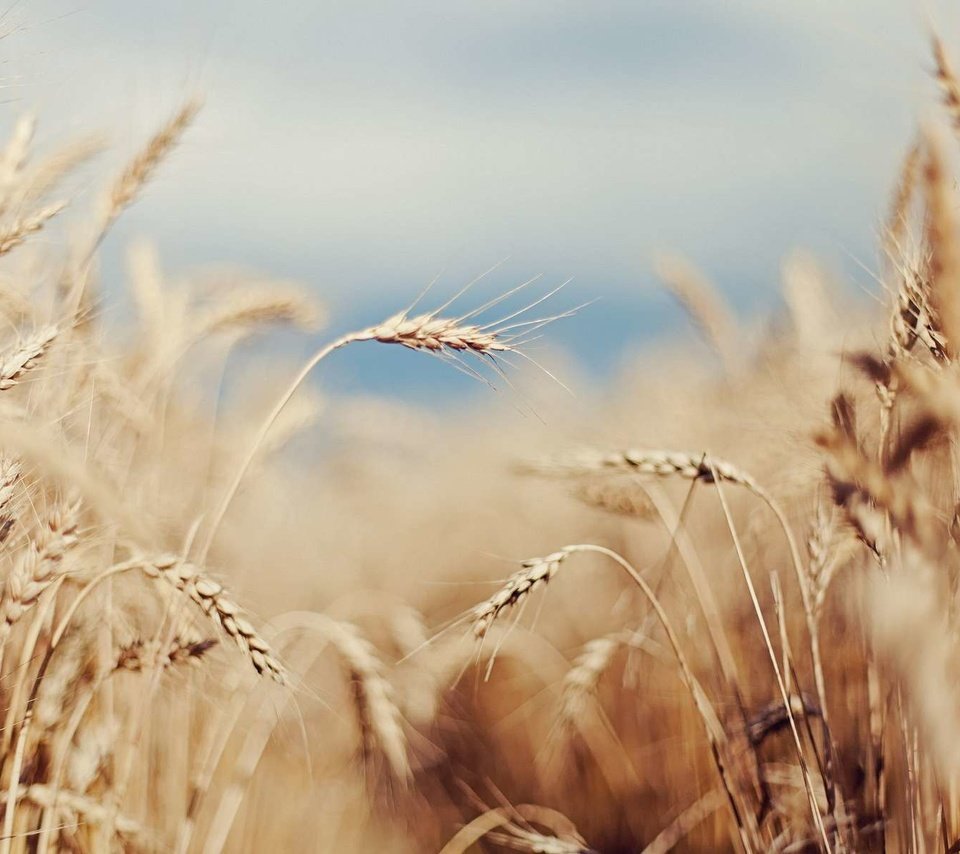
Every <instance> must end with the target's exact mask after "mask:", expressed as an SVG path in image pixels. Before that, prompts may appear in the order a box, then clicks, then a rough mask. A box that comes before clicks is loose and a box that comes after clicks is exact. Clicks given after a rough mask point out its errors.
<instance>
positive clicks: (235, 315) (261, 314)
mask: <svg viewBox="0 0 960 854" xmlns="http://www.w3.org/2000/svg"><path fill="white" fill-rule="evenodd" d="M323 319H324V312H323V311H322V309H321V308H320V306H319V305H318V304H317V302H316V300H314V299H312V298H311V297H310V296H309V294H307V293H305V292H303V291H301V290H298V289H295V288H292V287H290V286H284V285H281V284H276V285H264V286H261V287H259V288H253V287H249V286H248V287H246V288H241V289H240V290H235V291H234V292H232V293H231V294H230V295H229V297H227V298H226V299H225V300H224V301H223V302H222V303H220V304H217V305H215V306H213V307H212V308H211V309H209V310H208V311H206V312H204V313H203V314H202V315H201V316H200V317H199V318H198V319H197V321H196V322H195V324H194V327H193V329H192V330H191V332H190V339H191V340H194V341H199V340H201V339H203V338H206V337H207V336H209V335H216V334H218V333H222V332H233V333H235V334H237V335H243V334H248V333H251V332H255V331H257V330H258V329H260V328H262V327H264V326H270V325H278V324H285V325H289V326H294V327H296V328H298V329H302V330H304V331H306V332H313V331H316V330H317V329H319V327H320V326H321V325H322V322H323Z"/></svg>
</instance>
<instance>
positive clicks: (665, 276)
mask: <svg viewBox="0 0 960 854" xmlns="http://www.w3.org/2000/svg"><path fill="white" fill-rule="evenodd" d="M655 269H656V273H657V275H658V276H659V277H660V279H661V280H662V281H663V283H664V285H665V286H666V289H667V290H668V291H669V292H670V293H671V294H673V296H674V297H675V298H676V300H677V302H678V303H679V304H680V306H681V308H683V310H684V311H685V312H686V313H687V317H689V318H690V322H691V323H692V324H693V326H694V328H695V329H697V330H698V331H699V332H700V335H701V336H702V337H703V340H704V341H705V342H706V344H707V346H708V347H710V348H711V349H712V350H713V351H714V352H715V353H716V354H717V355H718V356H719V357H720V359H721V361H722V362H723V364H724V365H726V366H729V364H730V360H731V358H732V355H733V349H734V342H735V340H736V333H737V324H736V322H735V321H734V319H733V314H732V313H731V311H730V309H729V307H728V306H727V305H726V303H725V301H724V299H723V297H722V296H721V295H720V292H719V291H718V290H717V288H716V286H715V285H714V284H713V283H712V282H711V281H710V280H709V279H707V277H706V276H705V275H704V274H703V273H702V272H701V271H700V270H698V269H697V268H696V267H694V265H693V264H691V263H690V262H689V261H688V260H687V259H685V258H681V257H680V256H678V255H662V256H661V257H660V258H658V259H657V261H656V265H655Z"/></svg>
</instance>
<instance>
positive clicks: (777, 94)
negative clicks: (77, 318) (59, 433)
mask: <svg viewBox="0 0 960 854" xmlns="http://www.w3.org/2000/svg"><path fill="white" fill-rule="evenodd" d="M935 13H936V14H937V15H938V17H937V18H936V23H937V25H938V26H939V27H940V31H941V34H942V35H943V37H944V39H945V41H946V42H947V43H948V45H949V44H951V43H952V41H953V40H952V33H953V32H955V28H954V27H953V26H952V25H953V24H955V23H956V21H953V20H951V19H950V18H949V16H944V15H941V14H940V10H934V9H932V8H930V7H929V5H923V6H921V5H919V4H915V3H911V2H908V1H907V0H847V2H843V3H837V2H835V0H832V2H819V0H793V2H778V3H770V2H767V1H766V0H728V2H724V3H716V2H697V1H696V0H689V1H688V2H682V3H678V2H676V0H662V1H661V0H644V2H639V3H638V2H604V1H603V0H597V1H596V2H589V3H586V2H580V3H575V2H562V0H550V2H547V0H524V2H515V0H514V1H513V2H510V0H484V2H477V0H474V1H473V2H460V1H459V0H444V2H439V0H436V2H418V1H417V0H411V1H410V2H404V3H386V2H378V3H372V2H363V0H350V2H333V0H319V2H318V0H285V2H283V3H281V4H277V3H268V2H266V0H231V1H230V2H227V0H209V1H208V2H204V3H196V2H192V0H165V2H163V3H131V2H126V0H85V2H84V0H24V2H15V0H8V5H7V6H6V7H5V8H4V10H3V12H2V21H0V28H2V30H0V32H2V35H3V37H2V39H0V47H2V69H0V76H2V84H3V96H4V97H3V100H4V104H3V107H2V113H0V116H2V126H3V127H2V129H3V130H4V131H9V129H10V127H11V126H12V123H13V121H14V120H15V119H16V117H17V116H18V115H20V114H21V113H22V112H24V111H32V112H35V113H36V114H37V115H38V116H39V118H40V121H41V125H40V137H41V140H43V139H46V140H48V141H55V140H60V141H63V140H65V139H67V138H69V137H70V136H71V135H76V134H79V133H87V132H89V131H91V130H102V131H103V132H104V133H105V134H106V136H107V139H108V140H109V142H110V143H111V145H112V148H111V150H110V151H109V152H108V154H106V155H105V156H104V157H103V158H101V160H100V161H99V166H98V167H97V169H101V170H104V169H106V167H107V166H109V165H110V164H113V165H114V166H116V165H119V164H120V163H122V162H123V160H124V158H126V157H127V156H128V155H129V154H130V153H131V152H132V151H134V150H135V149H136V148H137V146H138V145H140V144H141V143H142V141H143V140H144V139H145V138H146V137H147V136H148V135H149V134H150V133H151V132H152V131H153V130H154V129H156V128H157V127H158V126H159V125H160V124H161V123H162V122H163V121H164V120H165V119H166V118H167V117H168V115H169V114H170V113H171V112H172V111H173V110H174V109H176V108H177V107H178V106H179V104H180V103H181V102H182V101H183V100H184V99H185V98H186V97H187V96H189V95H190V94H193V93H196V92H199V93H202V94H203V95H204V97H205V99H206V107H205V110H204V112H203V114H202V115H201V117H200V119H199V121H198V122H197V124H196V126H195V127H194V128H192V129H191V130H190V132H189V133H188V134H187V137H186V140H185V142H184V143H183V145H182V146H181V148H180V150H179V151H178V152H177V153H176V154H175V155H174V157H173V158H171V160H170V162H169V163H167V164H164V166H163V168H162V170H161V173H160V174H159V175H158V176H157V179H156V180H155V181H154V182H153V184H152V185H151V186H150V188H149V189H148V191H147V192H146V194H145V195H144V197H143V199H142V200H141V201H140V202H138V204H137V205H136V206H135V208H134V209H133V210H132V211H131V212H130V214H129V215H128V216H126V217H125V218H124V219H123V220H122V222H121V224H120V225H119V227H118V228H117V229H116V231H115V232H114V233H112V234H111V236H110V239H109V242H108V244H107V246H106V247H105V256H104V257H105V261H104V273H105V279H106V281H107V282H108V285H109V283H110V282H111V281H112V280H115V279H117V278H118V277H119V276H121V275H122V274H123V258H124V253H125V251H126V248H127V247H128V246H129V244H130V241H131V240H132V239H133V238H134V237H136V236H137V235H141V234H143V235H149V236H150V237H151V238H152V239H154V240H155V241H156V242H157V243H158V245H159V249H160V252H161V257H162V259H163V263H164V266H165V267H166V268H167V269H169V270H171V271H177V270H183V269H189V268H191V267H194V266H196V265H203V264H207V263H211V262H220V261H229V262H231V263H236V264H240V265H243V266H245V267H253V268H256V269H259V270H264V271H268V272H270V273H272V274H275V275H278V276H282V277H289V278H292V279H297V280H302V281H305V282H307V283H309V284H310V286H311V287H313V288H316V290H317V292H318V293H319V294H320V295H321V296H322V299H323V300H324V301H325V302H326V303H327V305H328V306H329V309H330V314H331V325H332V326H333V327H334V328H336V329H339V328H348V327H353V326H356V325H358V324H361V325H367V324H369V323H371V322H375V321H379V320H381V319H383V318H384V317H385V316H386V315H387V314H389V313H392V312H393V311H395V310H396V309H398V308H400V307H402V306H403V305H404V304H405V303H406V302H407V301H409V300H410V299H411V298H412V296H413V295H415V294H416V293H417V292H419V291H420V290H421V289H422V288H423V287H424V285H426V283H428V282H429V281H431V280H433V279H434V278H435V277H437V276H439V279H438V282H437V284H436V286H435V299H434V300H433V301H434V302H438V301H442V299H443V298H445V297H446V296H447V295H449V294H450V293H452V292H454V291H455V290H456V289H457V288H458V287H459V286H460V285H461V284H463V283H464V282H466V281H469V280H470V279H472V278H474V277H475V276H476V275H478V274H480V273H482V272H483V271H485V270H487V269H488V268H490V267H491V266H493V265H496V264H498V262H502V263H500V266H499V267H497V269H496V271H495V272H494V273H492V274H491V275H490V276H489V277H488V278H487V279H485V280H484V282H482V283H481V284H480V285H478V286H477V289H476V293H475V294H474V295H473V296H472V297H468V298H467V301H466V302H465V303H464V305H466V306H471V305H473V304H475V302H479V301H481V300H483V299H485V298H486V297H488V296H490V295H492V294H495V293H497V292H498V291H499V290H502V289H503V288H505V287H508V286H510V285H513V284H516V283H519V282H521V281H524V280H526V279H528V278H530V277H531V276H534V275H536V274H542V275H543V279H542V281H541V283H540V284H538V285H536V286H535V287H534V289H533V290H532V291H531V294H532V295H535V294H538V293H540V292H542V291H543V290H546V289H547V288H549V287H552V286H554V285H556V284H559V283H560V282H562V281H564V280H566V279H568V278H572V282H571V283H570V284H569V285H568V287H567V289H566V291H565V292H564V294H562V295H560V296H558V297H557V298H556V300H554V301H553V305H554V306H556V308H557V310H560V309H563V308H566V307H569V306H571V305H574V304H577V303H580V302H584V301H587V300H594V299H596V300H597V302H596V303H595V304H593V305H592V306H590V307H589V308H588V309H586V310H585V311H584V312H583V313H582V314H581V315H580V316H579V317H578V318H577V319H576V320H574V321H566V322H565V323H564V324H558V325H557V326H556V327H554V328H553V329H552V330H551V332H550V333H549V338H550V341H551V342H552V343H553V344H556V345H557V346H560V347H562V348H564V349H565V350H566V351H567V352H568V353H569V354H570V356H571V359H572V360H574V361H575V362H576V363H579V364H580V365H582V366H583V368H584V372H583V374H580V373H579V372H578V373H577V376H578V377H581V380H580V381H583V379H586V381H587V382H590V381H592V380H593V379H594V378H596V377H598V376H604V375H606V374H608V373H609V372H610V371H612V370H613V369H615V368H616V367H617V366H618V364H620V361H621V360H622V359H623V358H624V354H625V353H629V352H631V351H635V350H636V349H637V348H642V347H644V346H645V345H647V344H649V342H650V341H652V340H654V339H655V338H656V336H663V335H669V334H671V333H672V331H674V330H676V329H677V328H679V327H680V324H681V323H682V320H681V316H680V313H679V311H678V310H677V309H676V308H675V307H674V306H673V305H672V304H671V302H670V300H669V299H668V298H667V297H666V296H664V295H663V294H661V293H660V291H659V290H658V289H657V287H656V279H655V276H654V275H653V272H652V260H653V258H654V257H655V254H656V253H657V252H659V251H661V250H677V251H680V252H682V253H684V254H685V255H687V256H688V257H690V258H691V259H692V260H693V261H695V262H696V263H697V264H698V265H700V266H701V267H702V268H703V269H705V270H706V271H708V272H709V274H710V275H711V276H712V277H713V278H714V279H715V280H716V281H717V282H718V284H719V285H720V287H721V288H722V289H723V291H724V293H725V294H726V295H727V296H728V298H729V299H730V300H731V302H732V303H733V304H734V305H735V306H736V308H737V310H738V311H739V312H741V313H742V314H743V315H747V316H749V315H751V314H755V313H756V314H760V313H766V312H768V311H769V309H770V308H771V306H773V305H775V303H776V299H777V283H778V278H779V270H780V265H781V262H782V260H783V258H784V257H785V256H786V254H787V253H788V252H789V251H790V250H791V249H793V248H795V247H803V248H806V249H810V250H812V251H813V252H815V253H816V254H817V256H818V257H819V258H821V259H822V260H823V262H824V263H825V264H826V265H827V267H828V268H829V269H832V270H834V271H836V273H837V274H838V275H840V276H843V277H845V278H847V279H849V281H850V282H851V283H852V284H851V287H852V288H857V287H860V288H862V289H864V290H873V291H876V286H875V285H874V283H873V282H872V279H871V276H870V272H869V271H871V270H876V269H877V268H878V264H879V261H878V258H877V251H876V248H875V247H876V243H877V241H876V234H877V230H878V227H879V222H880V221H881V219H882V217H883V214H884V209H885V206H886V204H887V197H888V191H889V188H890V187H891V184H892V182H893V180H894V178H895V175H896V170H897V166H898V162H899V160H900V158H901V157H902V155H903V153H904V151H905V150H906V148H907V147H908V145H909V143H910V141H911V139H912V136H913V134H914V131H915V128H916V125H917V122H918V121H920V120H922V118H923V115H924V109H925V105H929V104H931V103H932V101H933V99H934V97H935V89H934V85H933V84H932V82H931V81H930V79H929V70H930V59H929V50H928V39H927V30H928V26H929V24H930V22H931V21H932V20H934V18H933V17H932V16H933V15H934V14H935ZM97 169H94V170H92V171H90V172H89V173H88V180H89V182H90V183H89V188H94V187H98V186H100V185H101V183H102V180H101V179H102V178H103V176H104V175H105V174H106V173H105V171H99V172H98V171H97ZM89 188H88V189H89ZM83 189H84V188H80V190H81V191H82V190H83ZM538 288H539V290H537V289H538ZM471 300H473V301H474V302H471ZM107 310H108V311H110V310H112V309H110V308H109V307H108V308H107ZM273 346H278V347H285V346H288V347H291V348H293V349H294V350H296V349H297V348H299V347H305V346H307V345H305V344H303V343H302V342H300V343H291V342H286V343H284V342H283V341H280V343H277V344H275V345H273ZM377 349H378V348H356V349H355V350H354V351H353V352H352V353H349V354H344V356H343V357H342V359H341V363H340V365H339V367H338V368H337V370H336V371H331V372H329V379H328V382H329V383H330V384H331V385H332V387H334V388H339V389H344V390H350V389H353V388H355V387H362V388H363V389H364V390H365V391H372V392H375V393H385V394H397V395H398V396H403V397H404V398H405V399H408V400H409V399H411V398H419V399H430V400H436V399H437V394H436V392H437V389H438V388H442V389H443V395H442V397H443V399H444V400H456V399H458V396H460V395H463V394H470V393H474V392H476V390H477V388H478V387H477V386H476V384H473V383H469V382H467V381H466V380H464V379H463V378H462V377H459V376H457V375H456V373H455V372H453V371H450V370H449V369H448V368H445V367H444V366H442V365H438V364H434V363H432V361H431V360H425V359H418V358H412V359H397V358H396V354H395V353H387V354H381V353H379V352H375V351H377ZM535 352H536V351H535ZM547 355H549V354H547ZM547 361H548V362H549V359H547Z"/></svg>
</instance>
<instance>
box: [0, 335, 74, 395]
mask: <svg viewBox="0 0 960 854" xmlns="http://www.w3.org/2000/svg"><path fill="white" fill-rule="evenodd" d="M59 334H60V329H59V328H58V327H57V326H42V327H40V329H38V330H37V331H36V332H34V333H32V334H31V335H28V336H27V337H25V338H24V339H23V340H22V341H21V342H20V343H19V344H18V345H17V346H16V347H14V348H13V349H12V350H9V351H7V352H6V353H4V354H3V355H2V356H0V391H9V390H10V389H11V388H13V387H14V386H15V385H16V384H17V383H18V382H20V380H21V379H22V377H23V375H24V374H25V373H27V372H28V371H30V370H31V369H33V368H34V367H36V365H37V364H38V363H39V361H40V360H41V359H42V358H43V357H44V356H45V355H46V353H47V351H48V350H49V349H50V346H51V345H52V344H53V342H54V341H55V340H56V339H57V336H58V335H59Z"/></svg>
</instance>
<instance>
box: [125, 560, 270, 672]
mask: <svg viewBox="0 0 960 854" xmlns="http://www.w3.org/2000/svg"><path fill="white" fill-rule="evenodd" d="M142 569H143V571H144V572H145V573H146V574H147V575H148V576H150V577H152V578H160V579H163V580H164V581H166V582H167V583H168V584H172V585H173V586H174V587H175V588H176V589H177V590H179V591H180V592H181V593H183V594H184V595H185V596H187V598H189V599H190V600H192V601H193V602H194V603H196V604H197V605H199V606H200V609H201V610H202V611H203V613H204V614H206V615H207V616H208V617H209V618H210V619H211V620H212V621H213V622H214V623H215V624H216V625H217V626H219V627H220V628H221V629H223V631H224V632H226V633H227V634H228V635H229V636H230V637H232V638H233V639H234V641H236V643H237V646H238V647H239V648H240V650H241V651H242V652H243V653H244V654H245V655H246V656H247V658H248V659H249V660H250V663H251V664H252V665H253V667H254V669H255V670H256V671H257V673H259V674H261V675H266V676H269V677H271V678H272V679H274V680H275V681H276V682H279V683H280V684H281V685H282V684H286V670H285V669H284V667H283V665H282V664H281V663H280V661H279V660H278V659H277V658H276V657H275V656H274V654H273V652H272V651H271V649H270V645H269V644H268V643H267V642H266V641H265V640H264V639H263V637H261V635H260V634H259V633H258V632H257V630H256V629H255V628H254V627H253V625H252V623H250V621H249V620H248V619H247V618H246V617H245V616H244V614H243V611H242V610H241V608H240V606H239V605H238V604H237V603H236V602H234V601H233V599H231V598H230V597H229V595H228V594H227V593H226V591H225V590H224V589H223V587H222V586H221V585H220V584H219V583H218V582H216V581H214V580H213V579H212V578H210V577H209V576H207V575H206V574H204V573H203V572H202V571H201V570H200V568H199V567H197V566H196V565H194V564H192V563H189V562H187V561H184V560H182V559H181V558H180V557H178V556H177V555H172V554H170V555H160V556H158V557H155V558H153V559H151V560H146V561H144V562H143V565H142Z"/></svg>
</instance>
